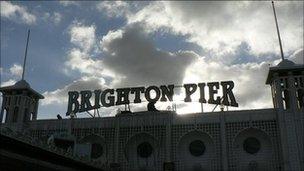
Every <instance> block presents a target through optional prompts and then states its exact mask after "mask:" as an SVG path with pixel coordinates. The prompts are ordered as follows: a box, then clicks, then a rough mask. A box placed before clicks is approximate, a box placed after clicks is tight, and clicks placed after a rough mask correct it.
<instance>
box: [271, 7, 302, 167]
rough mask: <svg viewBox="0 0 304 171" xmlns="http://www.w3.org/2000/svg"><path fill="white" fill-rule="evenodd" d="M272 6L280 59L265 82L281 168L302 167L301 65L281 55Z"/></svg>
mask: <svg viewBox="0 0 304 171" xmlns="http://www.w3.org/2000/svg"><path fill="white" fill-rule="evenodd" d="M272 7H273V12H274V17H275V24H276V28H277V34H278V38H279V44H280V50H281V57H282V61H281V62H280V63H279V64H278V65H277V66H274V67H270V68H269V72H268V76H267V80H266V84H269V85H270V86H271V92H272V99H273V105H274V108H275V110H276V113H277V115H276V120H277V125H278V130H279V134H280V140H281V152H282V156H281V157H282V165H283V167H284V170H304V156H303V155H304V154H303V151H304V65H300V64H295V63H294V62H292V61H289V60H287V59H284V53H283V48H282V43H281V37H280V32H279V27H278V22H277V17H276V12H275V8H274V4H273V2H272Z"/></svg>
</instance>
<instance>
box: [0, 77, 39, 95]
mask: <svg viewBox="0 0 304 171" xmlns="http://www.w3.org/2000/svg"><path fill="white" fill-rule="evenodd" d="M16 90H27V91H29V92H30V93H32V94H33V95H34V96H36V97H37V98H39V99H43V98H44V97H43V95H41V94H40V93H38V92H37V91H35V90H34V89H32V88H31V86H30V84H29V83H28V82H26V81H25V80H20V81H18V82H16V83H15V84H14V85H11V86H5V87H0V92H11V91H16Z"/></svg>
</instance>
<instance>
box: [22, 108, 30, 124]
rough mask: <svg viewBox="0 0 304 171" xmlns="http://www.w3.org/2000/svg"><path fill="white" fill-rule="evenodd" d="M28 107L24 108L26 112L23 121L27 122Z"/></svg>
mask: <svg viewBox="0 0 304 171" xmlns="http://www.w3.org/2000/svg"><path fill="white" fill-rule="evenodd" d="M28 117H29V116H28V108H25V109H24V114H23V122H27V121H28V120H29V118H28Z"/></svg>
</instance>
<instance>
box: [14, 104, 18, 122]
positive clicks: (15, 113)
mask: <svg viewBox="0 0 304 171" xmlns="http://www.w3.org/2000/svg"><path fill="white" fill-rule="evenodd" d="M18 112H19V108H18V107H15V108H14V113H13V122H17V120H18Z"/></svg>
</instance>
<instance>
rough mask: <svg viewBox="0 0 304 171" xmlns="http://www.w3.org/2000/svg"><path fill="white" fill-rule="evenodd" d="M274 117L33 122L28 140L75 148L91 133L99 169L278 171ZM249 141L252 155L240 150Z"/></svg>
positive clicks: (244, 114)
mask: <svg viewBox="0 0 304 171" xmlns="http://www.w3.org/2000/svg"><path fill="white" fill-rule="evenodd" d="M276 114H277V112H276V110H274V109H262V110H247V111H225V112H213V113H196V114H188V115H176V114H175V113H173V112H154V113H153V112H139V113H135V114H133V115H128V114H126V115H120V116H116V117H107V118H81V119H80V118H78V119H63V120H37V121H32V122H30V123H29V125H28V126H29V129H30V130H31V131H30V132H31V135H32V136H33V137H35V138H38V139H41V140H44V141H47V139H48V138H49V137H50V136H52V135H55V134H66V135H69V134H71V135H73V136H74V137H75V142H76V143H78V144H81V143H85V141H84V140H86V139H90V138H88V137H90V136H92V135H94V136H96V137H100V142H101V144H103V146H104V147H103V149H104V151H103V154H102V155H101V156H100V157H99V158H97V159H94V160H96V161H97V162H101V163H104V164H105V165H107V164H108V165H109V164H110V163H119V164H120V167H121V169H122V170H143V169H144V170H163V164H164V163H165V162H173V163H174V168H175V170H253V169H258V170H281V169H282V164H283V162H282V160H281V158H282V154H281V150H280V137H279V135H280V134H279V132H278V125H277V121H276ZM222 136H224V138H223V139H222V138H221V137H222ZM250 137H255V138H257V139H258V140H259V141H260V144H261V149H260V150H259V151H258V152H257V153H256V154H249V153H247V152H246V151H245V150H244V147H243V146H244V140H246V138H250ZM91 139H92V138H91ZM195 140H200V141H202V142H204V145H205V151H204V153H203V155H200V156H193V155H192V154H191V152H190V151H189V144H190V143H191V142H193V141H195ZM146 141H148V142H149V143H150V144H151V145H152V147H153V153H152V155H151V156H149V157H147V158H142V157H140V156H139V155H138V153H137V147H138V145H140V144H141V143H143V142H146ZM223 152H226V153H223ZM225 161H227V162H226V163H225Z"/></svg>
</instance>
